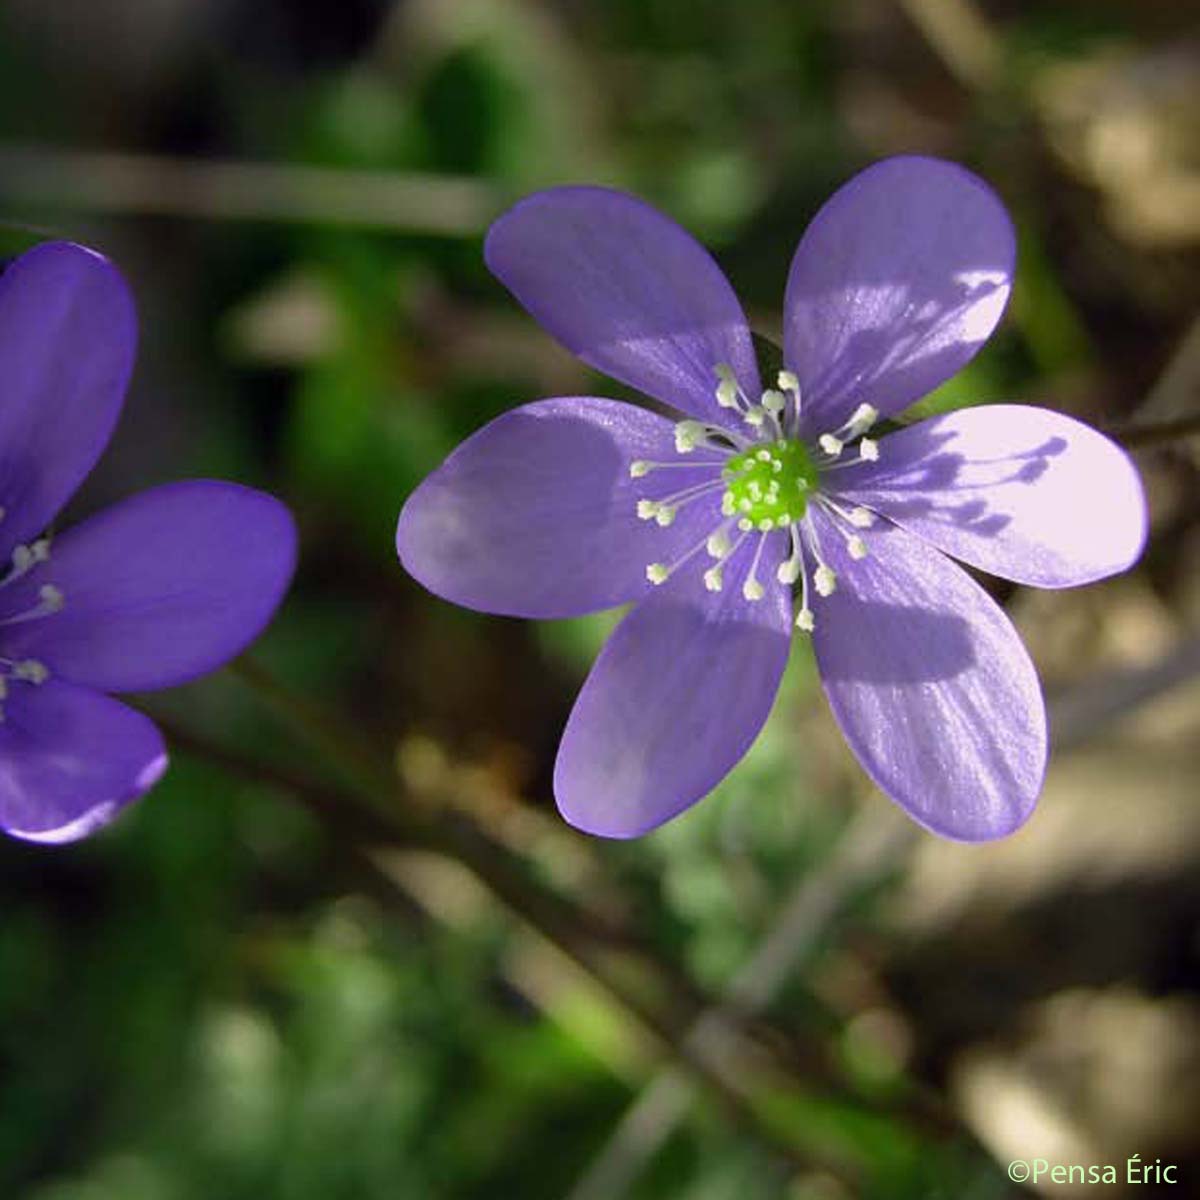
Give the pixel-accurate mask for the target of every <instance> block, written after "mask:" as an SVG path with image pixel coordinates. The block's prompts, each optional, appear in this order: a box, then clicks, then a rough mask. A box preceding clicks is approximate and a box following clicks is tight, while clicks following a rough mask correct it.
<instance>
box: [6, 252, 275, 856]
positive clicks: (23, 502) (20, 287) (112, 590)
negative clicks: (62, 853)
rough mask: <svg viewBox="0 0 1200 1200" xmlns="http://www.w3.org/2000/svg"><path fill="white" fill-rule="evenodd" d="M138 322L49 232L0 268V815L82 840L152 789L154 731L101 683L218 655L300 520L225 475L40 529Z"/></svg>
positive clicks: (99, 268) (90, 454)
mask: <svg viewBox="0 0 1200 1200" xmlns="http://www.w3.org/2000/svg"><path fill="white" fill-rule="evenodd" d="M136 342H137V320H136V316H135V314H134V309H133V303H132V300H131V298H130V295H129V291H128V289H127V288H126V285H125V283H124V281H123V280H122V278H121V276H120V274H119V273H118V272H117V270H116V269H115V268H114V267H113V265H112V264H111V263H109V262H108V261H107V260H106V259H104V258H103V257H101V256H100V255H99V254H96V253H95V252H93V251H91V250H87V249H85V248H84V247H82V246H76V245H72V244H70V243H66V242H50V243H46V244H44V245H40V246H37V247H35V248H34V249H32V250H30V251H29V252H28V253H27V254H23V255H22V256H21V257H20V258H18V259H17V260H16V261H15V262H13V263H12V264H11V265H10V266H9V267H8V269H7V270H6V271H5V272H4V274H3V275H2V276H0V364H2V365H3V368H4V369H3V372H0V375H2V377H3V380H4V388H3V391H2V392H0V556H3V557H6V558H8V559H9V560H10V566H9V568H8V570H7V572H6V573H4V574H3V577H2V578H0V717H2V721H0V828H3V829H4V830H5V832H7V833H10V834H12V835H14V836H15V837H20V838H26V839H29V840H31V841H37V842H66V841H71V840H73V839H75V838H80V837H84V836H86V835H87V834H89V833H91V832H92V831H93V830H94V829H96V828H97V827H99V826H100V825H103V824H105V823H106V822H108V821H110V820H111V819H112V818H113V817H114V816H115V815H116V814H117V813H118V812H119V811H120V809H121V808H122V807H123V806H124V805H125V804H126V803H128V802H129V801H130V800H133V799H135V798H136V797H137V796H140V795H141V794H142V793H143V792H145V791H146V790H147V789H148V788H149V787H151V786H152V785H153V784H154V783H155V782H156V781H157V780H158V779H159V778H160V777H161V775H162V773H163V771H164V770H165V768H166V764H167V755H166V750H165V748H164V746H163V741H162V737H161V735H160V734H159V732H158V730H157V729H156V728H155V726H154V725H153V724H152V723H151V721H150V720H149V719H148V718H146V717H145V716H143V715H142V714H141V713H139V712H136V711H134V710H133V709H131V708H128V707H126V706H125V705H124V704H121V703H119V702H118V701H116V700H113V699H111V698H110V697H109V696H108V695H106V694H105V693H108V692H125V691H148V690H151V689H154V688H163V687H171V686H173V685H175V684H177V683H183V682H185V681H186V680H189V679H194V678H195V677H196V676H198V675H203V674H204V673H205V672H206V671H211V670H213V669H214V668H215V667H218V666H220V665H221V664H222V663H224V662H225V661H226V660H227V659H229V658H231V657H233V655H235V654H237V653H238V651H240V650H241V649H242V648H243V647H244V646H245V645H246V644H247V643H248V642H250V641H251V640H252V639H253V638H254V637H255V635H257V634H258V633H259V631H260V630H261V629H262V628H263V626H264V625H265V624H266V623H267V621H268V620H269V619H270V617H271V615H272V613H273V612H274V611H275V608H276V607H277V606H278V604H279V602H280V600H281V599H282V597H283V594H284V592H285V590H286V589H287V585H288V583H289V581H290V579H291V576H292V571H293V568H294V565H295V556H296V534H295V528H294V525H293V523H292V519H291V516H290V515H289V513H288V511H287V509H286V508H284V506H283V505H282V504H280V503H279V502H278V501H277V500H275V499H273V498H272V497H270V496H267V495H264V494H263V493H261V492H256V491H252V490H250V489H249V488H244V487H239V486H238V485H237V484H233V483H219V482H215V481H212V480H194V481H189V482H186V483H172V484H166V485H165V486H162V487H156V488H152V489H151V490H150V491H146V492H142V493H141V494H140V495H136V496H133V497H131V498H130V499H128V500H124V501H122V502H121V503H119V504H115V505H113V506H112V507H111V508H109V509H106V510H105V511H103V512H101V513H99V514H97V515H96V516H93V517H91V518H90V519H88V520H86V521H84V522H83V523H82V524H80V525H77V526H76V527H75V528H73V529H70V530H68V531H67V532H65V533H63V534H61V535H58V536H55V537H54V538H50V537H48V536H46V535H45V533H44V531H45V529H46V527H47V525H48V524H49V523H50V522H51V521H52V520H53V519H54V517H55V515H56V514H57V513H58V511H59V510H60V509H61V508H62V507H63V505H64V504H66V502H67V501H68V500H69V499H70V498H71V496H72V494H73V493H74V492H75V490H76V488H78V487H79V485H80V483H82V482H83V479H84V478H85V476H86V475H87V473H88V472H89V471H90V470H91V469H92V467H93V466H94V465H95V463H96V460H97V459H98V458H99V457H100V454H101V452H102V451H103V450H104V447H105V446H106V445H107V443H108V440H109V437H110V436H111V435H112V431H113V427H114V426H115V425H116V422H117V417H118V415H119V414H120V411H121V404H122V401H123V399H124V395H125V387H126V384H127V383H128V381H129V375H130V372H131V370H132V368H133V359H134V350H135V346H136Z"/></svg>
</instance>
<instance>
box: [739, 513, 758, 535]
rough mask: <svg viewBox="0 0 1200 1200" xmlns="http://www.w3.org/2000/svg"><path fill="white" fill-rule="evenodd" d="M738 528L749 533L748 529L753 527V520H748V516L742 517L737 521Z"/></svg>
mask: <svg viewBox="0 0 1200 1200" xmlns="http://www.w3.org/2000/svg"><path fill="white" fill-rule="evenodd" d="M738 528H739V529H740V530H741V531H742V532H743V533H749V532H750V530H752V529H753V528H754V522H753V521H752V520H750V518H749V517H742V518H741V520H739V521H738Z"/></svg>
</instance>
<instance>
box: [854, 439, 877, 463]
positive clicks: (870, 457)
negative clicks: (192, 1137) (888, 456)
mask: <svg viewBox="0 0 1200 1200" xmlns="http://www.w3.org/2000/svg"><path fill="white" fill-rule="evenodd" d="M858 456H859V458H862V459H865V460H866V461H867V462H878V461H879V443H878V442H876V441H872V440H871V438H863V440H862V441H861V442H859V443H858Z"/></svg>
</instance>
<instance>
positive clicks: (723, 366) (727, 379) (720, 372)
mask: <svg viewBox="0 0 1200 1200" xmlns="http://www.w3.org/2000/svg"><path fill="white" fill-rule="evenodd" d="M713 370H714V371H715V372H716V375H717V378H718V379H719V380H720V381H721V382H722V383H737V377H736V376H735V375H734V373H733V368H732V367H731V366H730V365H729V364H728V363H717V365H716V366H715V367H713Z"/></svg>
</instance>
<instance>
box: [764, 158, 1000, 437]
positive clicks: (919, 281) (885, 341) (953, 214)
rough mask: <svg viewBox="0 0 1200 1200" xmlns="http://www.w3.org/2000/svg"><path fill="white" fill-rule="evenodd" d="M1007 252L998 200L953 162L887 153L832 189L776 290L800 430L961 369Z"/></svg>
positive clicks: (887, 403) (812, 430)
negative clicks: (799, 397)
mask: <svg viewBox="0 0 1200 1200" xmlns="http://www.w3.org/2000/svg"><path fill="white" fill-rule="evenodd" d="M1015 254H1016V242H1015V238H1014V235H1013V228H1012V223H1011V221H1010V220H1009V218H1008V214H1007V213H1006V212H1005V210H1004V206H1003V205H1002V204H1001V203H1000V201H999V200H998V199H997V198H996V195H995V193H993V192H992V190H991V189H990V188H989V187H988V186H987V185H986V184H985V183H984V182H983V181H982V180H980V179H978V178H977V177H976V176H974V175H972V174H971V173H970V172H969V171H966V170H964V169H963V168H962V167H959V166H956V165H955V164H953V163H948V162H942V161H940V160H938V159H934V158H920V157H901V158H889V159H885V160H884V161H883V162H879V163H876V164H875V165H874V166H872V167H868V168H867V169H866V170H865V171H863V172H861V173H860V174H858V175H856V176H855V177H854V178H853V179H851V180H850V182H849V183H847V184H845V186H843V187H842V188H840V189H839V190H838V191H837V192H835V193H834V195H833V196H832V197H831V198H830V199H829V200H828V201H827V202H826V204H825V205H824V207H823V208H822V209H821V211H820V212H819V213H817V215H816V217H815V218H814V220H813V222H812V224H811V225H810V226H809V227H808V229H807V231H806V232H805V234H804V237H803V238H802V239H801V241H800V245H799V246H798V247H797V249H796V255H795V257H794V258H793V260H792V267H791V272H790V274H789V275H788V283H787V294H786V296H785V298H784V358H785V359H786V361H787V365H788V366H789V367H790V368H791V370H792V371H793V372H794V373H795V374H796V376H797V377H798V378H799V380H800V385H801V391H802V394H803V397H804V427H805V433H806V435H807V436H809V437H815V436H817V435H818V434H821V433H825V432H831V431H833V430H835V429H837V428H838V426H840V425H841V424H842V423H843V422H844V421H845V420H846V419H847V418H848V417H849V415H850V413H851V412H852V411H853V410H854V409H855V408H856V407H857V406H858V405H859V404H862V403H867V404H870V405H872V406H873V407H874V408H875V409H877V410H878V412H879V413H880V414H881V415H882V416H885V417H886V416H888V415H890V414H893V413H898V412H900V411H902V410H903V409H905V408H907V407H908V406H909V405H910V404H912V403H913V402H914V401H916V400H919V399H920V398H921V397H922V396H924V395H925V394H926V393H928V392H931V391H933V389H934V388H935V387H937V386H938V384H940V383H942V382H944V381H945V380H947V379H949V378H950V376H952V375H954V374H955V373H956V372H957V371H959V370H960V369H961V368H962V367H963V366H965V365H966V363H967V362H969V361H970V359H971V358H972V357H973V356H974V354H975V352H976V350H978V349H979V347H980V346H981V345H982V344H983V343H984V341H986V340H987V338H988V337H989V335H990V334H991V332H992V330H993V329H994V328H995V327H996V323H997V322H998V321H999V320H1000V315H1001V313H1002V312H1003V311H1004V306H1005V304H1006V303H1007V302H1008V294H1009V291H1010V288H1011V281H1012V272H1013V263H1014V259H1015Z"/></svg>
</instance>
